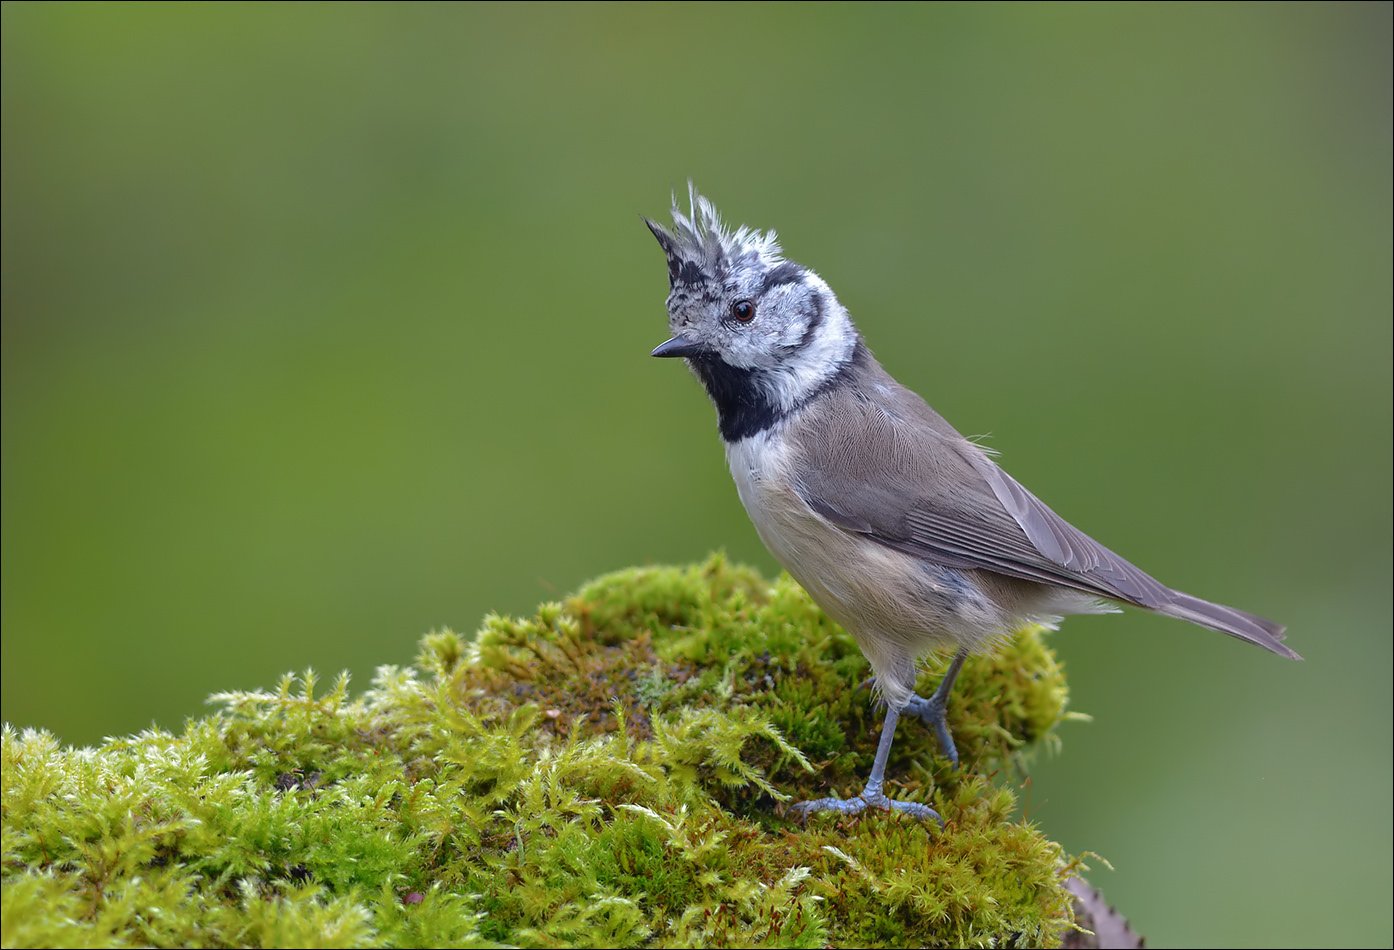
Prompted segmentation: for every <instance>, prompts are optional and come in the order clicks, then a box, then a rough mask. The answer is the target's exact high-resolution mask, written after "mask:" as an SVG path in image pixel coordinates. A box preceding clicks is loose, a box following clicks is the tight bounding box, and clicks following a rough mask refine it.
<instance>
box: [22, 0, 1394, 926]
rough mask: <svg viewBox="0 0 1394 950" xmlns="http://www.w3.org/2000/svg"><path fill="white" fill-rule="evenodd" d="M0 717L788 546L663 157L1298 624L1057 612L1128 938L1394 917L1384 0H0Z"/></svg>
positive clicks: (977, 411)
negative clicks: (758, 469) (681, 361)
mask: <svg viewBox="0 0 1394 950" xmlns="http://www.w3.org/2000/svg"><path fill="white" fill-rule="evenodd" d="M0 35H2V37H3V39H2V40H0V42H2V43H3V57H2V58H0V64H2V66H0V68H2V69H3V397H4V398H3V506H2V510H3V532H4V544H3V598H0V604H3V692H0V703H2V704H3V716H4V719H5V720H7V721H10V722H13V723H16V724H20V725H25V726H43V727H46V728H49V729H52V730H54V731H56V732H57V733H58V734H59V735H60V736H61V737H62V738H63V739H64V740H66V741H69V742H74V743H87V742H93V741H96V740H98V739H99V738H100V737H102V736H103V735H109V734H119V733H123V732H128V731H132V730H137V729H141V728H143V727H145V726H148V725H150V724H151V723H157V724H160V725H162V726H166V727H178V726H179V724H180V723H181V721H182V719H183V718H184V717H186V716H189V715H196V714H199V713H200V712H201V711H202V710H203V709H204V708H205V707H204V706H203V702H204V698H205V697H206V696H207V695H208V694H209V693H211V692H213V691H214V690H218V689H228V688H242V687H254V686H259V685H268V684H271V683H272V682H274V680H275V679H276V677H277V676H278V675H279V674H280V673H282V672H283V671H286V670H298V669H304V668H305V667H308V666H313V667H315V668H317V669H319V670H322V671H327V672H332V671H335V670H338V669H341V668H348V669H350V670H352V671H353V673H354V675H355V677H356V682H357V683H358V684H359V685H360V686H362V685H366V683H367V680H368V678H369V676H370V675H371V672H372V670H373V669H374V668H375V666H376V665H378V664H381V663H404V662H408V661H409V660H410V659H411V658H412V656H413V654H414V650H415V645H416V640H417V638H418V636H419V635H420V634H421V633H423V632H425V631H427V630H429V629H431V628H434V627H438V626H451V627H454V628H456V629H459V630H463V631H470V630H473V629H474V628H475V627H476V625H477V624H478V622H479V620H480V618H481V617H482V616H483V615H484V614H485V613H486V612H488V611H491V610H498V611H505V612H521V611H526V610H529V609H530V608H531V607H532V606H533V605H535V604H536V603H537V602H538V601H540V600H543V599H549V598H554V597H557V596H560V595H562V594H564V593H565V592H567V591H568V590H570V589H572V588H574V587H575V586H576V585H578V584H579V583H580V582H581V581H583V580H584V579H586V578H588V577H591V576H593V575H596V574H598V573H600V572H603V571H606V570H609V569H613V568H618V567H621V566H625V565H630V564H636V563H644V562H655V561H688V560H692V559H696V558H701V557H703V556H704V555H705V554H707V552H709V551H710V550H713V549H717V548H724V549H726V550H727V551H728V552H729V553H730V554H731V555H732V556H733V557H735V558H737V559H739V560H743V561H748V562H753V563H755V564H757V565H760V566H762V567H763V568H765V569H766V570H769V571H773V570H774V564H773V561H772V560H771V558H770V557H769V556H768V555H767V554H766V552H765V551H764V550H763V548H762V547H761V545H760V542H759V540H758V539H757V538H756V536H755V534H754V532H753V530H752V529H751V527H750V525H749V523H748V521H747V519H746V517H745V515H744V513H743V511H742V510H741V508H740V505H739V503H738V501H737V499H736V496H735V492H734V490H733V488H732V486H731V484H730V481H729V478H728V475H727V473H726V470H725V466H724V461H723V458H722V453H721V450H720V446H719V444H718V441H717V438H716V434H715V431H714V417H713V413H712V411H711V408H710V406H709V405H708V404H707V402H706V400H705V398H704V397H703V395H702V393H701V392H700V390H699V388H698V386H697V384H696V383H695V382H694V381H693V380H692V379H691V378H690V377H689V376H688V374H687V373H685V372H684V371H683V369H682V367H681V366H679V365H674V364H673V363H672V362H668V361H658V360H650V359H649V358H648V357H647V353H648V350H649V348H650V347H652V346H653V345H654V344H656V343H658V342H659V341H661V340H662V339H663V338H664V329H665V326H664V312H663V298H664V294H665V292H666V275H665V269H664V266H663V262H662V258H661V256H660V254H659V251H658V249H657V248H656V247H655V246H654V245H653V242H652V239H651V238H650V236H649V235H648V233H647V231H646V230H645V229H644V227H643V226H642V224H641V223H640V220H639V215H640V214H641V213H645V214H650V215H661V214H662V213H663V212H665V210H666V208H667V203H668V196H669V193H670V190H671V189H673V188H677V189H679V190H682V189H684V188H685V182H686V180H687V178H688V177H689V176H690V177H692V178H694V179H695V180H696V181H697V183H698V184H699V185H700V186H701V187H702V188H703V189H704V190H705V191H706V192H707V193H709V194H710V195H711V196H712V197H713V198H715V199H716V200H717V202H718V204H719V206H720V207H721V208H722V209H723V210H724V211H725V213H726V214H727V216H728V217H730V218H732V219H735V220H739V221H744V222H748V223H751V224H754V225H757V226H762V227H775V228H777V229H778V230H779V231H780V233H781V234H782V235H783V238H784V243H785V246H786V249H787V251H788V252H789V254H790V255H791V256H792V257H793V258H795V259H797V260H799V261H802V262H805V263H808V264H811V265H812V266H814V267H816V268H817V269H818V270H819V271H820V272H821V273H822V274H823V275H824V276H825V277H826V278H827V279H828V280H829V282H830V283H831V284H832V285H833V287H834V288H835V289H836V290H837V291H838V292H839V294H840V295H841V297H842V299H843V301H844V302H845V303H846V304H847V305H848V306H849V307H850V309H851V310H852V312H853V314H854V316H855V317H857V319H858V320H859V322H860V324H861V327H862V329H863V330H864V332H865V333H866V335H867V337H868V339H869V341H870V343H871V345H872V347H873V349H874V350H875V351H876V352H877V354H878V355H879V356H880V357H881V359H882V360H883V362H884V363H885V364H886V365H887V366H888V367H889V368H890V369H891V371H892V372H894V373H895V374H897V375H898V376H899V378H900V379H901V380H903V381H904V382H906V383H907V384H909V385H911V386H912V387H914V388H915V389H917V390H919V391H920V392H922V393H923V394H924V395H925V396H926V397H927V398H928V399H929V400H930V402H932V403H933V404H934V405H935V406H936V407H937V408H938V409H939V410H941V411H942V412H943V413H944V414H945V415H947V416H948V417H949V418H950V419H951V420H953V421H954V422H955V423H956V424H957V425H958V426H959V427H960V428H961V429H962V430H963V431H965V432H968V433H973V434H978V433H990V435H991V440H990V441H991V444H992V445H994V446H995V447H996V448H998V449H999V450H1001V451H1002V452H1003V453H1004V455H1003V461H1004V464H1005V465H1006V466H1007V468H1008V469H1009V470H1010V471H1012V472H1013V473H1014V474H1015V475H1017V476H1018V477H1019V478H1021V479H1022V480H1023V481H1024V482H1025V483H1026V484H1027V485H1029V486H1031V487H1032V488H1033V489H1034V490H1035V491H1036V492H1037V493H1038V494H1039V495H1041V496H1042V497H1043V498H1045V499H1047V500H1048V501H1049V502H1050V503H1051V504H1052V505H1053V506H1054V507H1056V508H1057V509H1058V510H1059V511H1061V512H1062V513H1063V514H1065V515H1066V516H1067V517H1069V518H1071V519H1072V520H1074V521H1075V522H1076V523H1078V524H1079V525H1081V526H1082V527H1083V528H1084V529H1085V530H1087V531H1089V532H1091V533H1093V534H1095V535H1096V536H1097V537H1099V538H1100V539H1102V540H1104V541H1105V542H1106V543H1108V544H1110V545H1112V546H1114V547H1116V548H1118V549H1120V550H1121V551H1122V552H1124V553H1125V554H1127V555H1128V556H1129V557H1131V558H1132V559H1134V560H1136V561H1137V562H1138V563H1140V564H1142V565H1143V566H1145V567H1148V568H1149V569H1151V570H1152V571H1154V572H1156V573H1158V574H1159V575H1160V576H1161V577H1163V578H1164V579H1166V580H1168V581H1170V582H1171V583H1174V584H1176V585H1178V586H1181V587H1183V588H1185V589H1188V590H1192V591H1194V592H1196V593H1199V594H1203V595H1208V596H1212V597H1215V598H1217V599H1224V600H1226V601H1228V602H1231V603H1234V604H1237V605H1242V606H1244V607H1248V608H1250V609H1253V610H1257V611H1261V612H1263V613H1266V614H1269V615H1271V616H1274V617H1278V618H1282V619H1283V620H1285V621H1286V622H1287V623H1288V624H1289V625H1290V628H1291V633H1290V642H1291V643H1292V644H1293V645H1294V646H1295V647H1296V648H1297V649H1298V650H1300V651H1301V652H1303V653H1304V654H1305V655H1306V657H1307V660H1306V662H1305V663H1302V664H1296V663H1284V662H1282V661H1280V660H1278V659H1276V658H1275V657H1271V656H1268V655H1266V654H1263V653H1260V652H1259V651H1257V650H1253V649H1250V648H1246V647H1244V646H1242V645H1240V644H1238V643H1236V642H1234V641H1231V640H1228V639H1227V638H1224V637H1221V636H1217V635H1215V634H1212V633H1208V632H1204V631H1200V630H1197V629H1194V628H1190V627H1187V626H1185V625H1183V624H1180V623H1177V622H1174V621H1167V620H1163V619H1160V618H1154V617H1151V616H1146V615H1142V614H1136V613H1130V614H1128V615H1125V616H1124V617H1107V618H1088V617H1087V618H1079V619H1076V620H1072V621H1071V622H1070V623H1069V624H1068V625H1067V626H1066V628H1065V630H1064V631H1063V632H1062V633H1061V634H1060V635H1059V636H1058V638H1057V640H1056V642H1057V645H1058V647H1059V649H1060V652H1061V653H1062V654H1063V656H1064V657H1065V659H1066V661H1067V663H1068V665H1069V668H1070V673H1071V681H1072V684H1073V689H1074V702H1075V706H1076V708H1078V709H1080V710H1083V711H1086V712H1088V713H1090V714H1092V715H1093V716H1094V717H1095V719H1094V722H1093V723H1092V724H1077V725H1070V726H1069V727H1068V728H1067V729H1066V730H1065V735H1064V738H1065V745H1064V752H1063V754H1062V755H1061V756H1059V757H1056V758H1054V759H1050V760H1046V761H1042V762H1041V763H1040V764H1039V767H1038V768H1037V769H1036V770H1035V771H1034V774H1033V776H1032V778H1031V780H1030V782H1029V784H1028V786H1027V788H1026V790H1025V795H1024V808H1025V811H1026V813H1027V814H1028V815H1029V816H1030V817H1032V818H1034V819H1036V820H1038V821H1040V822H1041V823H1042V824H1043V825H1044V826H1045V828H1046V829H1047V830H1048V831H1049V832H1050V833H1052V834H1053V835H1056V836H1057V837H1059V838H1060V839H1061V840H1062V841H1063V842H1064V843H1065V844H1066V845H1067V846H1068V847H1069V848H1072V849H1075V850H1084V849H1091V850H1093V851H1097V852H1099V853H1100V854H1102V855H1104V856H1105V857H1107V858H1108V859H1109V860H1110V861H1111V862H1112V863H1113V865H1114V867H1115V868H1116V871H1114V872H1109V871H1107V870H1104V869H1102V868H1100V869H1099V870H1098V871H1097V873H1096V880H1097V883H1099V884H1100V885H1101V886H1102V887H1103V888H1104V890H1105V891H1106V893H1107V894H1108V896H1109V897H1110V898H1111V899H1112V900H1113V901H1115V902H1116V903H1117V904H1118V905H1119V906H1120V907H1121V908H1122V909H1123V910H1124V911H1125V912H1126V913H1128V914H1129V915H1131V916H1132V918H1133V919H1134V921H1135V923H1136V925H1137V927H1138V928H1139V929H1140V930H1142V931H1143V932H1144V933H1146V934H1148V935H1149V936H1150V937H1151V938H1152V941H1153V943H1154V944H1155V945H1159V946H1170V945H1193V946H1201V945H1206V946H1214V945H1264V944H1269V945H1288V946H1293V945H1306V944H1324V945H1335V946H1341V945H1345V946H1358V945H1384V946H1388V945H1389V943H1390V942H1391V939H1394V938H1392V937H1391V898H1390V894H1391V858H1390V855H1391V825H1390V813H1391V807H1390V806H1391V792H1390V787H1391V765H1390V761H1391V760H1390V750H1391V725H1390V723H1391V701H1390V700H1391V690H1390V683H1391V655H1390V654H1391V646H1390V644H1391V625H1390V624H1391V622H1390V592H1391V591H1390V586H1391V585H1390V577H1391V555H1390V550H1391V542H1390V538H1391V530H1390V529H1391V475H1390V459H1391V439H1390V433H1391V409H1390V406H1391V388H1390V366H1391V338H1390V325H1391V317H1390V312H1391V299H1390V285H1391V268H1390V260H1391V217H1390V207H1391V192H1390V175H1391V122H1390V79H1391V77H1390V7H1389V5H1387V4H1377V5H1344V4H1321V5H1312V6H1309V5H1281V6H1266V5H1261V4H1248V3H1245V4H1238V5H1232V6H1214V5H1204V6H1152V5H1135V4H1123V5H1118V6H1113V5H1081V6H1044V7H1042V6H1017V5H1003V6H956V5H955V6H941V5H934V6H918V7H917V6H902V5H895V6H874V5H869V4H858V5H855V6H840V5H818V6H747V5H741V6H689V5H674V6H661V7H658V6H653V7H643V6H632V5H616V6H591V7H554V6H528V5H520V4H509V5H506V6H501V7H479V6H472V7H444V6H412V5H405V4H395V3H394V4H383V5H354V6H320V5H299V6H261V5H236V6H204V5H190V6H185V5H165V4H161V5H151V6H138V5H84V6H68V5H61V4H42V5H33V4H17V3H6V4H5V5H4V8H3V32H2V34H0Z"/></svg>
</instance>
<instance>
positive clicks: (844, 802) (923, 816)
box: [789, 790, 944, 826]
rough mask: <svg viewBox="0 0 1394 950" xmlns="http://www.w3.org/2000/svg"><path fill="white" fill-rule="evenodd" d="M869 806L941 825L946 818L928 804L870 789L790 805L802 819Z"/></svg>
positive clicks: (792, 810) (848, 813)
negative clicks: (852, 795) (840, 796)
mask: <svg viewBox="0 0 1394 950" xmlns="http://www.w3.org/2000/svg"><path fill="white" fill-rule="evenodd" d="M868 808H880V809H881V810H883V811H898V812H904V813H905V814H907V815H911V816H913V817H915V818H919V819H920V820H921V821H929V820H934V821H937V822H938V823H939V824H940V825H941V826H942V825H943V824H944V819H943V818H941V817H939V813H938V812H937V811H935V810H934V809H933V808H930V807H929V806H928V805H922V804H920V803H919V802H899V801H896V800H895V799H893V798H887V797H886V796H885V795H883V794H882V793H880V792H872V791H870V790H868V791H864V792H862V793H861V794H860V795H858V796H857V797H856V798H818V799H814V800H812V801H807V802H799V803H797V804H795V805H792V806H790V809H789V810H790V811H791V812H793V814H794V815H795V816H796V817H797V818H798V819H799V820H800V821H806V820H808V816H809V815H812V814H813V813H814V812H820V811H835V812H838V813H839V814H843V815H857V814H860V813H861V812H864V811H866V809H868Z"/></svg>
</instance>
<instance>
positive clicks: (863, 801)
mask: <svg viewBox="0 0 1394 950" xmlns="http://www.w3.org/2000/svg"><path fill="white" fill-rule="evenodd" d="M899 721H900V710H898V709H890V708H887V709H886V721H885V722H884V723H882V724H881V741H880V742H878V743H877V744H876V759H875V761H873V762H872V763H871V775H870V777H868V778H867V780H866V788H864V789H863V790H862V793H861V794H860V795H858V796H857V797H856V798H846V799H843V798H819V799H816V800H814V801H807V802H799V803H798V804H797V805H794V806H793V811H794V813H795V814H797V815H798V816H799V817H800V818H807V817H808V816H809V815H811V814H813V813H814V812H816V811H836V812H841V813H842V814H844V815H855V814H857V813H858V812H861V811H864V810H865V809H866V808H867V807H868V806H870V807H872V808H883V809H886V810H891V811H903V812H905V813H906V814H907V815H914V816H915V817H916V818H933V819H934V820H935V821H937V822H939V823H940V824H941V825H942V824H943V823H944V819H942V818H940V817H939V813H938V812H937V811H935V810H934V809H933V808H930V807H929V806H928V805H921V804H920V803H919V802H898V801H896V800H895V799H893V798H888V797H886V793H885V792H884V791H882V789H883V787H884V786H885V783H886V760H887V759H889V758H890V757H891V743H893V742H895V725H896V723H897V722H899Z"/></svg>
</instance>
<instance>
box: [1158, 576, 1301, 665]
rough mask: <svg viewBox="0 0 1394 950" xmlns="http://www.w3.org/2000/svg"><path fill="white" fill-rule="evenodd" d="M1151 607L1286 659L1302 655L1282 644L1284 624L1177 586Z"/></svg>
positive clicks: (1295, 658) (1296, 658) (1297, 657)
mask: <svg viewBox="0 0 1394 950" xmlns="http://www.w3.org/2000/svg"><path fill="white" fill-rule="evenodd" d="M1152 609H1153V610H1155V611H1156V612H1157V613H1159V614H1165V615H1166V616H1168V617H1176V618H1177V619H1179V620H1189V621H1190V622H1191V623H1195V624H1200V625H1201V626H1202V627H1209V628H1210V629H1211V630H1218V631H1220V632H1221V633H1227V634H1229V635H1230V636H1231V637H1237V638H1238V639H1240V640H1244V641H1246V642H1248V643H1252V644H1254V645H1255V646H1260V647H1263V648H1264V649H1265V650H1269V651H1271V652H1273V653H1276V654H1278V655H1279V656H1285V657H1287V658H1288V659H1289V660H1300V659H1302V657H1301V656H1300V655H1299V654H1298V653H1297V652H1296V651H1294V650H1292V649H1289V648H1288V647H1286V646H1284V645H1283V642H1282V641H1283V635H1284V633H1285V631H1286V628H1285V627H1283V626H1282V625H1281V624H1276V623H1274V622H1273V621H1271V620H1267V619H1265V618H1263V617H1260V616H1258V615H1257V614H1251V613H1248V612H1246V611H1243V610H1238V609H1236V608H1234V607H1226V606H1225V605H1224V604H1212V603H1211V602H1210V601H1208V600H1201V599H1200V598H1199V597H1192V596H1191V595H1190V594H1183V593H1182V592H1181V591H1179V590H1174V591H1172V592H1171V596H1170V597H1169V598H1168V599H1167V601H1166V603H1163V604H1159V605H1157V606H1156V607H1153V608H1152Z"/></svg>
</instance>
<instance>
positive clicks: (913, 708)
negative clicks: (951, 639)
mask: <svg viewBox="0 0 1394 950" xmlns="http://www.w3.org/2000/svg"><path fill="white" fill-rule="evenodd" d="M966 659H968V651H967V650H959V651H958V653H956V654H955V655H954V661H953V662H952V663H950V664H949V668H948V669H947V670H945V671H944V678H943V679H942V680H940V681H939V688H938V689H936V690H935V691H934V695H933V696H931V697H929V699H923V698H921V697H919V696H911V697H910V702H908V703H906V704H905V711H906V712H907V713H909V714H910V715H912V716H915V717H916V718H918V719H919V720H920V721H921V722H923V723H924V724H925V725H926V726H929V728H931V729H933V730H934V734H935V735H936V736H938V737H939V748H941V749H943V750H944V755H946V756H948V759H949V761H950V762H951V763H953V767H954V768H958V749H957V748H955V747H954V737H953V735H952V734H951V733H950V732H949V724H948V721H947V720H946V719H945V716H944V711H945V709H947V708H948V704H949V693H951V692H952V691H953V688H954V680H956V679H958V671H959V670H961V669H962V668H963V661H964V660H966Z"/></svg>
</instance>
